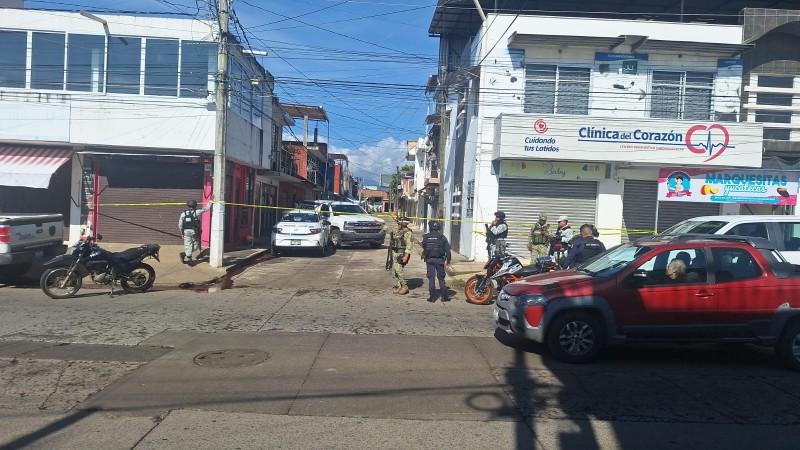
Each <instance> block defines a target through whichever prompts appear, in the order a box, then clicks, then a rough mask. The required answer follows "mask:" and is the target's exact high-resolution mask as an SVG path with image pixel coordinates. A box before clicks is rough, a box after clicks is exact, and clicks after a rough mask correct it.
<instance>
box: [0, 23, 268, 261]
mask: <svg viewBox="0 0 800 450" xmlns="http://www.w3.org/2000/svg"><path fill="white" fill-rule="evenodd" d="M217 41H218V31H217V25H216V23H215V22H213V21H202V20H195V19H188V18H164V17H153V16H136V15H112V14H105V13H97V14H90V13H85V12H64V11H49V10H30V9H2V14H0V54H1V55H3V57H2V58H0V172H2V173H10V174H14V176H3V177H0V208H2V209H3V210H4V211H12V212H13V211H20V212H59V213H63V214H64V215H65V217H66V218H67V221H68V225H69V239H70V240H71V241H74V240H76V239H77V238H78V236H79V235H80V233H81V231H82V230H85V229H91V230H92V232H99V233H102V234H103V235H104V238H105V240H107V241H111V242H132V243H141V242H158V243H174V244H177V243H180V242H181V239H180V236H179V233H178V229H177V218H178V216H179V215H180V213H181V211H182V210H183V209H184V207H185V206H184V205H185V202H186V201H187V200H192V199H193V200H196V201H198V203H201V202H202V203H206V202H207V201H208V200H209V199H210V196H211V185H212V173H213V167H212V164H213V154H214V149H215V137H216V129H217V123H216V108H217V107H218V105H216V104H215V89H216V86H215V84H216V83H215V76H216V72H217V52H218V46H217ZM228 75H229V77H228V80H229V92H230V97H229V100H228V108H229V113H228V115H227V117H228V119H227V123H226V124H225V125H226V126H225V129H226V130H227V146H226V157H227V163H226V168H225V191H226V198H225V199H217V200H224V201H225V202H229V203H232V204H237V205H252V204H255V203H254V202H255V201H256V196H257V195H261V194H262V193H261V192H256V181H257V180H256V173H257V170H259V169H262V168H269V167H270V165H271V160H270V159H271V158H272V157H273V155H272V152H271V151H270V149H271V148H272V147H273V145H272V144H273V142H272V141H273V140H274V139H275V134H276V133H275V126H276V124H279V123H280V124H281V125H278V126H282V122H281V121H282V120H283V114H282V112H281V110H280V108H279V107H278V106H277V105H278V103H277V102H275V101H274V95H273V88H274V81H273V78H272V76H271V75H270V74H269V73H268V72H267V71H266V70H265V69H264V68H263V67H262V66H261V65H260V64H259V63H258V61H257V60H256V59H255V58H254V56H252V54H249V53H247V52H245V51H243V50H242V47H241V46H239V45H232V46H231V48H230V63H229V67H228ZM273 117H277V118H278V120H277V121H274V120H273ZM278 131H279V132H278V133H277V134H278V136H280V130H278ZM278 144H280V140H279V141H278ZM262 181H263V180H262ZM225 212H226V214H225V218H226V223H225V224H224V227H225V242H226V243H227V244H238V243H241V242H244V240H245V239H246V238H247V236H249V235H251V233H253V232H254V229H253V226H254V221H253V219H254V215H255V214H254V211H253V208H249V207H245V206H228V207H226V211H225ZM209 222H210V216H209V215H206V216H205V217H204V223H205V224H204V230H205V232H204V235H203V241H204V246H205V245H207V242H208V233H209V229H210V226H209Z"/></svg>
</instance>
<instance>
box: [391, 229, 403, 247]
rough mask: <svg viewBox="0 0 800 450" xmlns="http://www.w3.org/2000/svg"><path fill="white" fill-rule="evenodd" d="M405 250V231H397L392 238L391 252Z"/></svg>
mask: <svg viewBox="0 0 800 450" xmlns="http://www.w3.org/2000/svg"><path fill="white" fill-rule="evenodd" d="M405 248H406V233H405V230H397V232H396V233H395V236H394V245H392V250H395V251H399V250H405Z"/></svg>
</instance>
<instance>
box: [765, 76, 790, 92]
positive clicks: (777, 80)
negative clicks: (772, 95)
mask: <svg viewBox="0 0 800 450" xmlns="http://www.w3.org/2000/svg"><path fill="white" fill-rule="evenodd" d="M758 87H774V88H786V89H791V88H792V87H794V77H775V76H770V75H759V76H758Z"/></svg>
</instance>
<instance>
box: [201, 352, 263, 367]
mask: <svg viewBox="0 0 800 450" xmlns="http://www.w3.org/2000/svg"><path fill="white" fill-rule="evenodd" d="M269 357H270V354H269V353H267V352H262V351H261V350H253V349H247V348H244V349H241V348H232V349H227V350H213V351H210V352H205V353H200V354H199V355H197V356H195V357H194V363H195V364H197V365H198V366H203V367H219V368H226V367H245V366H254V365H256V364H258V363H261V362H264V361H266V360H267V359H269Z"/></svg>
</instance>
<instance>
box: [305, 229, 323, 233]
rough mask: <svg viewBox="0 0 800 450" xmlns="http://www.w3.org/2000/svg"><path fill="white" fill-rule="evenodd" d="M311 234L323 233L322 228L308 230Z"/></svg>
mask: <svg viewBox="0 0 800 450" xmlns="http://www.w3.org/2000/svg"><path fill="white" fill-rule="evenodd" d="M308 231H309V232H310V233H311V234H320V233H322V228H312V229H310V230H308Z"/></svg>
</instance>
